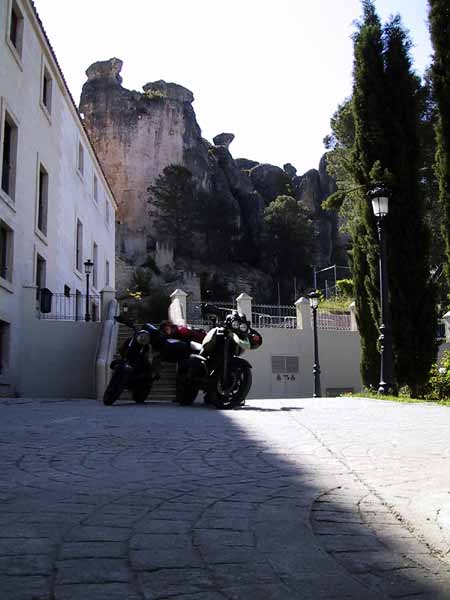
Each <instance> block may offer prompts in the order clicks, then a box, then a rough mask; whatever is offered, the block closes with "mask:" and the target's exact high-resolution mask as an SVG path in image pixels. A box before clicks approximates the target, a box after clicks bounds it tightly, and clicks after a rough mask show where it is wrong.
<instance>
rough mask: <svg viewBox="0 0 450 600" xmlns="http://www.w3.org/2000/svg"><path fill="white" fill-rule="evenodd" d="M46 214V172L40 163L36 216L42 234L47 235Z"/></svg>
mask: <svg viewBox="0 0 450 600" xmlns="http://www.w3.org/2000/svg"><path fill="white" fill-rule="evenodd" d="M47 214H48V173H47V172H46V170H45V169H44V167H43V166H42V165H41V166H40V167H39V181H38V218H37V227H38V229H39V231H42V233H43V234H44V235H47Z"/></svg>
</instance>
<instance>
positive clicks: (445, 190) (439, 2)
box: [429, 0, 450, 280]
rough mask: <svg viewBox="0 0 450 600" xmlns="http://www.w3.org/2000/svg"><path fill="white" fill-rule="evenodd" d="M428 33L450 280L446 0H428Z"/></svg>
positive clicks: (449, 22)
mask: <svg viewBox="0 0 450 600" xmlns="http://www.w3.org/2000/svg"><path fill="white" fill-rule="evenodd" d="M429 3H430V33H431V41H432V44H433V47H434V60H433V65H432V80H433V92H434V98H435V100H436V103H437V106H438V109H439V116H438V123H437V127H436V142H437V152H436V165H435V170H436V175H437V178H438V181H439V200H440V204H441V207H442V213H443V237H444V240H445V245H446V264H445V267H446V273H447V279H448V280H450V4H449V2H448V0H429Z"/></svg>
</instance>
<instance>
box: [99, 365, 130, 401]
mask: <svg viewBox="0 0 450 600" xmlns="http://www.w3.org/2000/svg"><path fill="white" fill-rule="evenodd" d="M123 382H124V377H123V373H122V372H121V371H120V370H117V371H114V373H113V375H112V377H111V379H110V380H109V383H108V386H107V388H106V390H105V393H104V394H103V404H105V405H106V406H112V405H113V404H114V402H115V401H116V400H117V399H118V398H119V397H120V394H121V393H122V392H123V389H124V387H125V386H124V384H123Z"/></svg>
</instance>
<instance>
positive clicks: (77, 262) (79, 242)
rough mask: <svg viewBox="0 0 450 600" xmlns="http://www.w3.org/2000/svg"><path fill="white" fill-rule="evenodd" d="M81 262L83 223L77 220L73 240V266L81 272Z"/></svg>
mask: <svg viewBox="0 0 450 600" xmlns="http://www.w3.org/2000/svg"><path fill="white" fill-rule="evenodd" d="M82 262H83V225H82V223H81V221H79V220H77V233H76V240H75V266H76V268H77V270H78V271H80V272H81V263H82Z"/></svg>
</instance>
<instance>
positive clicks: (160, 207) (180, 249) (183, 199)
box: [148, 165, 196, 256]
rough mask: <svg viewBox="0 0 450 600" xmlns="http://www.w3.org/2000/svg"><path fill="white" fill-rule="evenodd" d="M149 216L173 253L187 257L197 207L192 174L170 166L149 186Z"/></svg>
mask: <svg viewBox="0 0 450 600" xmlns="http://www.w3.org/2000/svg"><path fill="white" fill-rule="evenodd" d="M148 191H149V192H150V197H149V204H150V214H151V215H152V217H153V223H154V226H155V229H156V233H157V236H158V237H159V238H160V239H164V240H170V241H171V242H172V243H173V244H174V248H175V253H176V254H178V255H183V256H185V255H189V254H190V253H191V250H192V246H193V244H192V229H193V223H194V211H195V205H196V189H195V183H194V180H193V178H192V173H191V172H190V171H189V170H188V169H186V167H183V166H182V165H169V166H167V167H165V168H164V169H163V172H162V174H161V175H159V177H157V178H156V180H155V182H154V184H153V185H151V186H150V187H149V190H148Z"/></svg>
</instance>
